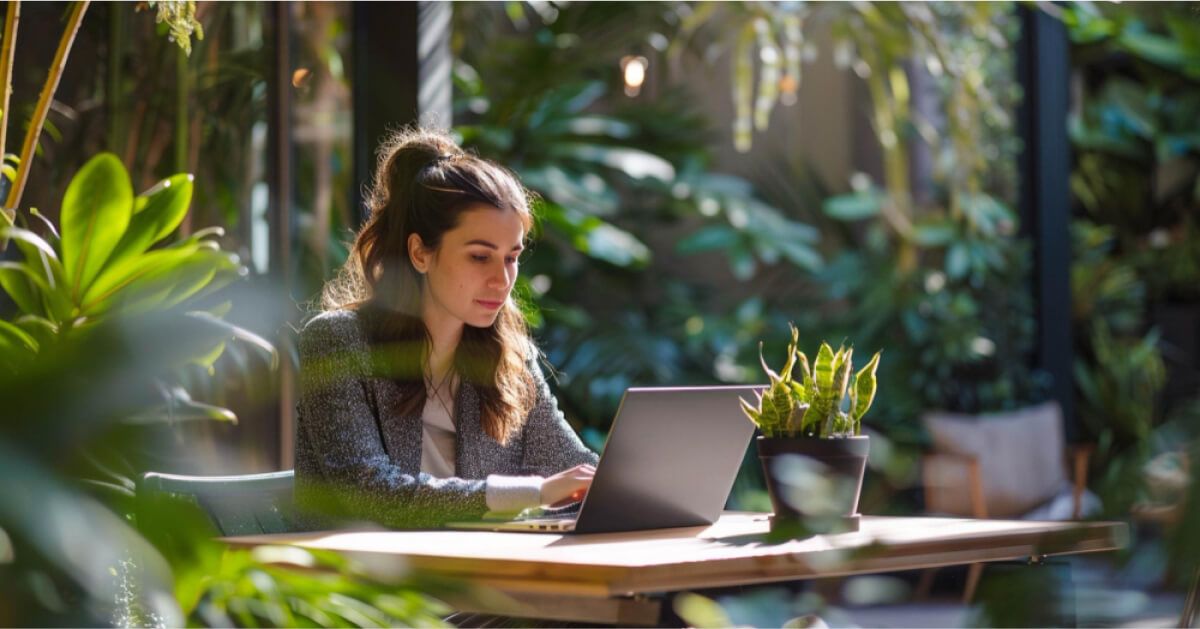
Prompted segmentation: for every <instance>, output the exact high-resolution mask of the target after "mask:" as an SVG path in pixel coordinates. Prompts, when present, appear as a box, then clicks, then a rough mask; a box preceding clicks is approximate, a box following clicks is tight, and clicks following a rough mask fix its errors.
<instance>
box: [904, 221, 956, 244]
mask: <svg viewBox="0 0 1200 629" xmlns="http://www.w3.org/2000/svg"><path fill="white" fill-rule="evenodd" d="M957 235H958V230H956V229H955V227H954V224H953V223H951V222H950V221H938V222H936V223H924V224H920V225H916V226H914V227H913V242H915V243H917V244H918V245H921V246H923V247H942V246H945V245H948V244H950V243H951V242H952V241H953V240H954V238H955V236H957Z"/></svg>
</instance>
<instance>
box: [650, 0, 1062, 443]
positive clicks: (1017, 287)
mask: <svg viewBox="0 0 1200 629" xmlns="http://www.w3.org/2000/svg"><path fill="white" fill-rule="evenodd" d="M1012 10H1013V7H1012V6H1011V5H1009V4H1006V3H987V4H982V5H981V4H975V5H948V4H944V3H936V4H934V3H907V4H888V3H854V4H826V5H820V4H818V5H810V4H803V3H797V4H789V5H786V6H783V5H772V4H768V3H740V4H727V5H721V4H718V3H701V4H697V5H695V6H694V11H695V12H694V14H693V15H692V17H691V18H690V19H689V20H688V21H686V22H685V23H684V26H683V27H682V29H681V37H680V39H679V41H677V42H675V43H674V44H673V46H675V48H676V49H677V50H682V49H683V48H685V47H686V46H687V45H688V44H689V43H693V44H694V43H695V42H711V43H709V44H708V48H709V50H710V51H712V52H719V53H724V52H726V51H728V52H729V54H731V55H732V61H733V62H732V63H731V67H732V70H733V85H734V94H733V100H734V102H735V104H737V107H736V109H737V118H736V120H735V121H734V127H735V144H737V146H738V148H739V149H740V150H746V149H748V148H749V146H750V136H751V128H753V129H755V130H757V131H763V130H765V129H766V128H767V125H768V122H769V119H770V114H771V110H772V108H773V107H774V105H775V104H776V103H777V102H778V103H783V104H784V105H787V104H789V103H791V102H794V101H795V96H794V94H792V93H791V90H792V89H793V88H794V87H795V85H796V84H798V83H799V81H800V77H801V75H802V72H803V68H804V65H805V64H806V63H808V62H809V61H811V60H812V59H814V58H816V57H817V56H819V55H829V54H831V55H832V57H833V59H834V62H835V65H837V66H838V67H840V68H844V69H846V70H847V71H853V72H854V74H855V75H856V76H858V77H859V78H861V79H862V81H863V82H864V84H865V85H866V87H867V90H868V94H869V96H870V105H871V109H870V110H869V116H870V120H871V123H872V128H873V130H874V132H875V136H876V139H877V141H878V145H879V149H880V152H881V155H882V161H881V173H880V175H881V176H880V177H879V183H876V182H875V181H873V178H872V177H871V176H868V175H866V174H862V173H860V174H856V175H855V176H854V178H853V179H852V181H851V187H852V190H851V192H850V193H848V194H841V195H836V196H833V197H831V198H828V199H826V200H825V201H824V203H823V206H824V208H823V209H824V212H825V214H826V216H827V218H829V219H833V220H835V221H840V222H841V223H842V224H843V225H844V226H845V227H844V228H838V227H837V226H836V225H834V226H826V225H823V226H822V227H823V229H822V238H821V242H822V244H823V248H824V253H825V257H826V259H827V260H828V263H827V264H826V265H825V266H824V267H823V268H821V269H819V270H817V271H816V277H817V280H818V282H819V284H820V285H822V286H825V287H827V289H828V293H827V299H826V300H825V304H824V305H825V308H826V314H828V315H830V316H832V317H833V318H836V319H837V320H839V321H841V322H843V323H842V325H840V326H839V325H835V326H834V328H835V329H834V330H833V332H836V333H848V332H853V333H854V334H855V335H856V337H857V338H859V339H860V340H865V341H866V342H870V343H874V344H882V342H883V341H884V340H885V339H886V340H887V341H888V343H889V345H893V346H894V345H896V344H897V343H896V342H895V340H894V339H896V337H897V332H902V334H899V335H898V336H899V338H898V340H899V344H900V347H899V348H898V349H897V351H898V355H899V356H900V358H899V359H898V360H895V361H890V366H889V369H890V370H891V371H892V373H891V374H889V375H888V376H887V377H884V378H883V380H884V382H885V385H884V390H883V391H881V395H884V396H885V397H886V398H887V399H888V401H889V404H888V409H887V411H886V415H887V416H886V417H881V418H880V424H881V425H882V426H886V427H887V432H888V433H889V434H892V435H893V436H896V437H898V438H900V439H901V440H904V441H908V440H919V439H920V437H919V431H918V429H917V427H916V425H915V422H914V418H915V417H917V416H918V415H919V414H920V412H922V411H923V410H926V409H929V408H941V409H949V410H956V411H964V412H983V411H988V410H1000V409H1006V408H1012V407H1016V406H1020V405H1023V404H1026V403H1029V402H1032V401H1036V400H1038V399H1039V398H1040V397H1041V396H1042V395H1043V393H1042V390H1043V389H1044V385H1045V382H1044V381H1043V376H1040V375H1039V374H1036V373H1033V372H1031V371H1030V370H1029V368H1028V360H1029V354H1030V351H1031V349H1032V332H1033V322H1032V303H1031V299H1030V297H1029V288H1028V286H1027V276H1028V262H1027V257H1028V247H1027V245H1026V244H1025V243H1023V242H1022V241H1021V240H1020V239H1019V238H1017V237H1016V231H1017V229H1016V227H1017V224H1016V218H1015V215H1014V213H1013V212H1012V210H1011V209H1010V207H1009V204H1010V203H1011V200H1012V199H1013V198H1014V197H1015V167H1014V162H1015V154H1016V148H1017V147H1016V143H1015V141H1014V138H1013V134H1012V127H1011V120H1012V113H1011V110H1012V108H1013V106H1014V104H1015V102H1016V101H1015V98H1016V97H1015V93H1016V90H1015V75H1014V71H1013V65H1012V54H1011V52H1010V51H1009V42H1011V41H1013V40H1014V39H1015V26H1016V20H1015V19H1014V17H1013V16H1012V15H1011V13H1012ZM822 29H828V30H829V31H830V32H831V34H832V36H833V40H834V42H833V46H832V50H828V51H827V50H822V49H819V48H818V47H817V46H816V43H815V41H816V40H815V38H814V37H813V33H815V32H820V31H821V30H822ZM730 40H732V43H730ZM756 68H757V70H756ZM756 72H757V87H755V80H756V77H755V73H756ZM918 92H920V93H921V94H924V95H926V96H927V97H926V98H924V99H923V100H921V101H918V100H917V99H916V95H917V93H918ZM930 94H935V95H936V97H937V100H931V99H930V98H928V95H930ZM751 101H753V103H754V106H753V107H750V106H749V103H750V102H751ZM931 103H933V104H932V105H931ZM751 118H753V120H751ZM921 155H924V156H925V160H924V161H921V160H914V159H913V158H914V157H919V156H921ZM923 164H928V165H923ZM1014 315H1015V316H1014ZM822 333H823V334H827V333H829V331H827V330H822Z"/></svg>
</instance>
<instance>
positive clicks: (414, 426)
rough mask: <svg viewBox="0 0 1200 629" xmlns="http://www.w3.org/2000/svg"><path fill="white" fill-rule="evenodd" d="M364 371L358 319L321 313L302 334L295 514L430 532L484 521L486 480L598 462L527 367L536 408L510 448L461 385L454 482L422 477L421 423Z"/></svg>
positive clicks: (396, 394)
mask: <svg viewBox="0 0 1200 629" xmlns="http://www.w3.org/2000/svg"><path fill="white" fill-rule="evenodd" d="M369 363H370V355H369V353H368V347H367V342H366V339H365V336H364V333H363V330H362V324H361V322H360V320H359V316H358V314H357V313H355V312H352V311H346V310H337V311H331V312H326V313H323V314H321V315H318V316H317V317H315V318H314V319H312V320H311V321H309V322H308V324H307V325H306V326H305V327H304V330H303V331H302V332H301V333H300V369H301V388H300V403H299V407H298V432H297V435H296V500H297V502H298V503H299V505H300V506H301V507H302V508H303V507H307V508H308V509H310V510H320V511H321V512H324V513H326V514H334V515H337V516H339V517H340V518H343V519H345V518H349V519H354V520H370V521H373V522H378V523H380V524H383V525H385V526H391V527H400V528H422V527H435V526H440V525H442V524H444V523H445V522H450V521H455V520H470V519H477V518H479V517H480V516H482V515H483V514H484V513H486V512H487V510H488V506H487V497H486V490H487V485H486V481H485V480H484V479H486V478H487V476H488V475H489V474H502V475H506V476H522V475H535V476H550V475H553V474H555V473H557V472H560V471H562V470H565V469H567V468H570V467H573V466H575V465H581V464H584V463H590V464H595V463H596V462H597V456H596V454H595V453H594V452H592V451H591V450H589V449H588V448H587V447H586V446H584V444H583V442H582V441H580V439H579V437H578V436H577V435H576V434H575V431H574V430H572V429H571V426H570V425H569V424H568V423H567V421H566V419H565V418H564V417H563V414H562V412H561V411H559V409H558V404H557V402H556V401H555V399H554V396H553V395H552V394H551V393H550V389H549V387H548V386H547V385H546V380H545V378H544V376H543V375H542V372H541V369H539V368H538V366H537V363H536V361H535V360H532V359H531V360H530V371H531V373H532V374H533V376H534V379H535V380H536V383H537V390H538V395H537V403H536V405H535V406H534V408H533V410H532V411H530V413H529V416H528V418H527V419H526V421H525V424H524V426H523V427H522V428H521V430H520V431H519V432H518V433H517V434H516V435H515V436H514V437H513V438H511V439H510V440H509V442H508V444H507V445H500V443H498V442H497V441H496V440H494V439H492V438H491V437H490V436H488V435H487V433H485V432H484V430H483V427H482V425H481V424H480V400H479V395H478V393H477V391H476V390H475V389H474V387H472V386H471V385H470V384H469V383H465V382H464V383H462V384H461V385H460V386H459V391H458V396H457V398H456V403H455V406H454V411H455V421H456V424H457V433H456V436H455V448H454V454H455V472H456V477H454V478H434V477H433V476H430V475H429V474H425V473H422V472H421V439H422V434H423V425H422V420H421V416H420V415H419V414H415V415H402V414H400V413H399V412H398V411H397V409H398V408H399V407H400V395H401V393H400V389H399V387H398V386H396V384H395V383H394V382H392V381H391V380H388V379H384V378H378V377H373V376H372V375H371V373H370V368H369ZM331 512H332V513H331Z"/></svg>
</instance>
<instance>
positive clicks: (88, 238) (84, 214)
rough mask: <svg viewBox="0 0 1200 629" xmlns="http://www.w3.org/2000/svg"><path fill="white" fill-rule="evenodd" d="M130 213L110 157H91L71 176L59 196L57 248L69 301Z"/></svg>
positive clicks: (123, 177)
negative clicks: (60, 218)
mask: <svg viewBox="0 0 1200 629" xmlns="http://www.w3.org/2000/svg"><path fill="white" fill-rule="evenodd" d="M132 215H133V186H132V185H131V184H130V182H129V174H128V173H127V172H126V171H125V167H124V166H122V165H121V162H120V160H118V159H117V156H116V155H113V154H112V153H101V154H100V155H97V156H96V157H93V158H92V159H91V160H89V161H88V163H86V164H84V166H83V168H81V169H80V170H79V172H78V173H76V175H75V177H74V178H73V179H71V183H70V184H69V185H68V186H67V193H66V196H64V197H63V206H62V250H63V268H64V270H65V271H66V274H67V282H68V284H69V286H70V295H71V297H72V301H73V302H74V303H76V304H78V303H80V301H81V300H82V298H83V294H84V292H85V291H86V290H87V287H88V286H89V285H90V284H91V283H92V280H94V279H95V278H96V276H97V275H99V274H100V270H101V269H102V268H103V267H104V263H105V261H106V260H108V257H109V255H111V254H112V251H113V249H114V248H115V247H116V246H117V243H119V242H120V241H121V237H122V236H123V235H124V234H125V229H126V227H128V226H129V221H130V219H131V218H132Z"/></svg>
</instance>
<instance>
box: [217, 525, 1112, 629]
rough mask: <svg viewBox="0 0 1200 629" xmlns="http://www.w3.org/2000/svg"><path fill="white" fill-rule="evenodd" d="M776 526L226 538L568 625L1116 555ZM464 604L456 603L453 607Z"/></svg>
mask: <svg viewBox="0 0 1200 629" xmlns="http://www.w3.org/2000/svg"><path fill="white" fill-rule="evenodd" d="M768 530H769V527H768V522H767V516H766V515H765V514H758V513H726V514H725V515H723V516H722V517H721V518H720V520H718V521H717V522H716V523H715V524H713V525H712V526H709V527H693V528H680V529H663V530H656V531H641V532H634V533H606V534H596V535H578V536H573V535H554V534H529V533H495V532H475V531H380V530H376V531H331V532H316V533H294V534H284V535H252V536H243V537H231V538H226V541H228V542H230V543H233V544H239V545H262V544H290V545H297V546H302V547H306V548H324V549H330V550H336V551H341V552H344V553H347V554H349V555H359V556H362V557H364V558H366V557H369V558H370V561H369V562H368V563H369V564H372V565H376V566H380V564H381V560H384V561H383V563H384V564H391V565H392V567H393V568H394V567H395V566H400V565H403V566H409V567H412V568H417V569H420V570H427V571H429V572H432V573H436V574H439V575H446V576H453V577H459V578H463V579H466V580H469V581H470V582H472V583H476V584H481V585H486V586H491V587H493V588H495V589H496V590H499V591H500V592H501V593H503V594H505V595H506V596H502V597H493V598H495V600H491V601H488V602H487V603H486V604H483V605H480V604H479V603H470V602H466V601H463V602H461V604H462V605H464V607H465V609H466V610H468V611H485V612H489V613H496V614H503V615H513V616H521V617H537V618H549V619H557V620H581V621H591V622H604V623H615V624H645V625H652V624H655V623H657V622H658V621H659V618H660V615H661V612H662V600H661V599H660V598H657V597H652V596H648V595H650V594H655V593H662V592H677V591H682V590H690V589H702V588H714V587H725V586H734V585H747V584H755V583H769V582H778V581H791V580H795V579H812V578H822V577H835V576H848V575H857V574H869V573H881V572H895V571H902V570H915V569H920V568H931V567H937V566H948V565H957V564H968V563H977V562H988V561H1005V560H1014V559H1028V558H1041V557H1045V556H1049V555H1060V554H1073V553H1087V552H1100V551H1109V550H1115V549H1118V548H1120V547H1122V546H1124V545H1125V544H1126V543H1127V539H1128V530H1127V527H1126V526H1125V524H1123V523H1117V522H1088V523H1068V522H1025V521H1007V520H966V519H954V518H898V517H872V516H864V517H863V518H862V524H861V528H860V530H859V531H858V532H855V533H841V534H837V535H818V536H815V537H810V538H806V539H800V540H793V541H788V542H784V543H778V544H770V543H766V542H765V540H764V537H765V534H766V533H767V531H768ZM449 602H450V603H451V604H457V603H456V602H455V601H449Z"/></svg>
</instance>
